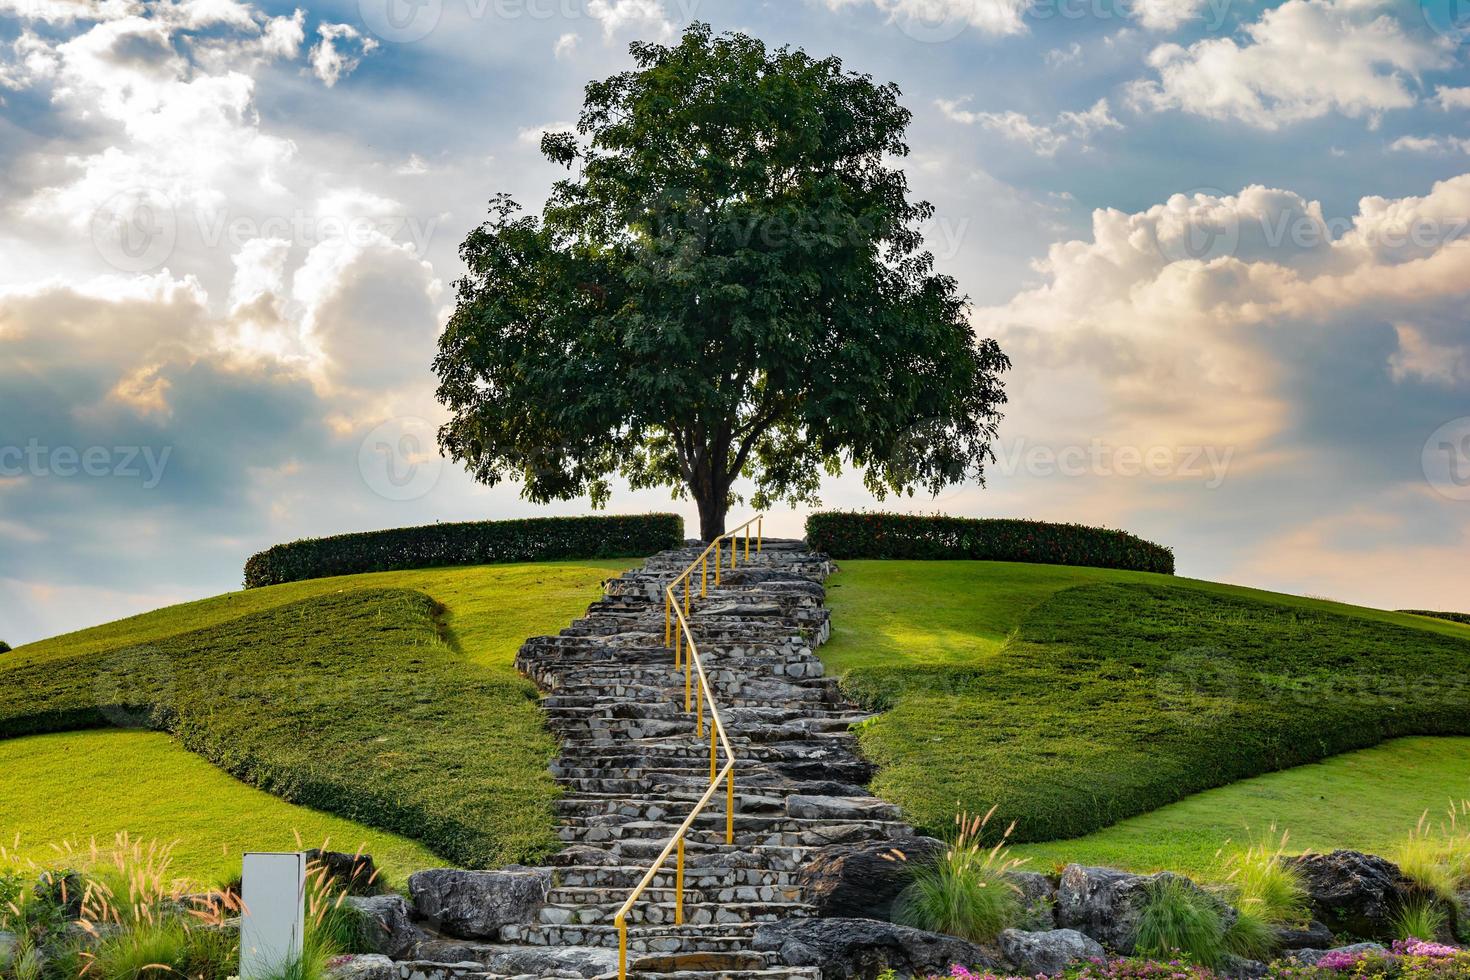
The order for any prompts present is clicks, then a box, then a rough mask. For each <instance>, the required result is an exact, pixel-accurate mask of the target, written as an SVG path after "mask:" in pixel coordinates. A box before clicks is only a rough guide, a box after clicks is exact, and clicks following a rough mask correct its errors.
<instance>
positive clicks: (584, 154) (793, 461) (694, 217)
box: [434, 24, 1009, 540]
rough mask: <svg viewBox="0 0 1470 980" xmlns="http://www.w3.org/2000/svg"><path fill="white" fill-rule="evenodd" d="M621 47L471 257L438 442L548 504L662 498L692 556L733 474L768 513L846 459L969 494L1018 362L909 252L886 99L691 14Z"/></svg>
mask: <svg viewBox="0 0 1470 980" xmlns="http://www.w3.org/2000/svg"><path fill="white" fill-rule="evenodd" d="M631 52H632V55H633V58H634V60H635V62H636V65H637V67H636V69H635V70H633V71H628V72H624V73H622V74H619V75H615V76H613V77H612V78H609V79H607V80H605V81H601V82H594V83H592V84H590V85H588V86H587V91H586V102H585V105H584V107H583V109H582V114H581V117H580V120H579V121H578V124H577V132H576V133H575V134H572V133H561V134H552V135H548V136H546V137H544V138H543V140H542V142H541V149H542V152H543V153H544V154H545V155H546V156H547V157H548V158H549V159H550V160H552V161H554V162H555V163H557V164H560V165H562V166H564V167H566V168H567V169H568V171H569V176H568V177H566V178H564V179H562V180H559V181H557V182H556V183H555V185H554V186H553V187H552V189H551V193H550V195H549V198H548V200H547V203H546V205H545V207H544V209H543V210H542V213H541V216H540V217H539V219H538V218H536V217H532V216H526V215H523V214H521V213H520V211H519V208H518V207H517V205H516V204H515V203H514V202H513V201H511V200H510V199H509V198H508V197H506V196H503V195H502V196H499V197H497V198H496V199H495V200H494V202H493V203H492V206H491V216H490V220H489V221H488V222H487V223H486V224H484V225H483V226H481V227H479V228H477V229H475V230H474V231H472V232H471V233H470V235H469V237H468V238H466V239H465V242H464V244H463V246H462V247H461V255H462V257H463V259H464V261H465V263H466V265H467V267H468V273H467V275H466V276H465V277H464V278H463V279H462V280H460V282H459V283H458V290H459V292H458V304H457V307H456V309H455V311H454V314H453V316H452V317H451V318H450V321H449V324H448V326H447V328H446V329H445V331H444V334H443V335H442V337H441V338H440V341H439V354H438V356H437V358H436V359H435V362H434V368H435V371H436V373H437V374H438V376H439V381H440V384H439V389H438V396H439V399H440V400H441V401H442V402H443V403H444V404H445V405H446V406H448V407H449V408H450V409H451V411H452V413H453V414H452V418H451V419H450V421H449V422H447V423H446V424H445V425H444V426H443V428H442V429H441V430H440V434H439V437H440V443H441V445H442V448H443V449H444V451H445V452H446V453H447V454H448V455H450V456H451V457H452V458H454V459H456V460H458V461H460V462H462V463H464V464H465V465H466V466H467V467H468V468H469V470H470V472H471V473H472V474H473V475H474V476H475V477H476V479H478V480H480V481H482V482H484V483H487V484H491V485H494V484H496V483H498V482H499V481H501V480H503V479H506V478H510V479H517V480H520V481H521V482H522V483H523V488H522V492H523V495H524V496H525V497H527V498H528V499H531V500H534V501H537V502H546V501H550V500H564V499H570V498H573V497H577V496H581V495H583V494H586V495H588V496H590V497H591V499H592V502H593V504H594V505H598V506H600V505H602V504H604V503H605V502H606V501H607V499H608V496H609V490H610V487H609V481H610V479H611V478H612V477H613V476H614V475H616V474H621V475H622V476H623V477H624V478H625V479H626V480H627V481H628V483H629V484H630V485H631V486H632V487H634V488H643V487H653V486H673V487H675V488H677V490H678V492H680V493H688V494H690V495H692V496H693V497H694V499H695V501H696V502H697V503H698V506H699V515H700V533H701V535H702V536H703V537H704V538H705V539H706V540H708V539H709V538H711V537H713V536H714V535H717V534H719V533H721V532H722V531H723V530H724V527H725V514H726V512H727V510H728V509H729V507H730V506H731V504H732V503H735V502H738V501H740V500H741V498H740V497H739V496H737V495H736V493H735V489H734V488H735V486H736V481H737V480H738V479H739V478H741V477H744V478H746V479H748V480H750V481H752V483H753V492H752V494H751V502H752V503H753V504H754V505H755V506H757V507H766V506H769V505H770V503H772V502H774V501H777V500H784V501H787V502H790V503H793V504H794V503H802V502H814V501H815V499H816V494H817V491H818V488H819V483H820V480H821V477H822V475H823V474H824V473H827V474H835V473H837V472H839V471H840V469H841V467H842V466H843V465H844V464H849V465H852V466H854V467H856V468H858V469H860V470H861V471H862V473H863V475H864V480H865V483H866V484H867V486H868V488H869V489H870V490H871V491H872V492H873V493H874V494H875V495H877V496H878V497H879V498H882V497H883V496H885V495H886V494H887V493H889V492H899V493H912V492H914V490H915V489H918V488H922V489H924V490H926V491H928V492H930V493H938V492H939V490H940V489H942V488H943V487H945V486H947V485H949V484H953V483H957V482H962V481H965V480H974V481H977V482H979V483H981V484H983V483H984V471H985V465H986V463H987V462H989V461H992V460H993V459H994V456H993V454H992V452H991V448H990V443H991V440H992V439H993V438H994V437H995V433H996V425H997V423H998V422H999V420H1000V418H1001V416H1000V412H999V407H1000V405H1001V404H1002V403H1003V402H1004V401H1005V394H1004V389H1003V386H1002V384H1001V380H1000V375H1001V373H1002V372H1003V371H1005V370H1006V368H1008V367H1009V361H1008V360H1007V359H1006V357H1005V355H1004V354H1003V353H1002V352H1001V350H1000V348H999V347H998V346H997V345H996V343H995V342H994V341H993V340H979V339H977V338H976V337H975V336H974V334H973V332H972V331H971V328H970V326H969V324H968V322H967V303H966V301H965V299H964V297H962V296H961V295H960V294H959V293H958V290H957V289H956V285H955V282H954V280H953V279H951V278H950V277H948V276H944V275H939V274H937V273H936V272H935V271H934V260H933V256H932V255H931V254H930V253H929V252H928V251H926V250H925V249H924V245H923V237H922V234H921V226H922V224H923V223H924V222H925V221H926V220H928V219H929V218H930V217H931V216H932V214H933V209H932V208H931V207H930V205H929V204H927V203H923V202H916V201H910V200H909V194H908V182H907V179H906V177H905V175H904V172H903V171H902V170H901V169H899V168H897V167H894V166H892V165H891V161H893V160H895V159H897V158H901V157H903V156H905V155H906V154H907V152H908V147H907V146H906V145H905V143H904V130H905V129H906V127H907V126H908V123H909V118H910V114H909V112H908V110H906V109H904V108H903V106H902V105H900V104H899V91H898V89H897V87H895V86H894V85H891V84H889V85H879V84H876V83H875V82H874V81H873V80H872V79H871V78H870V77H869V76H866V75H859V74H856V73H854V72H851V71H846V70H844V69H843V67H842V63H841V61H839V60H838V59H837V58H823V59H816V58H812V57H810V56H808V55H807V54H805V53H804V52H802V51H799V50H798V51H794V50H790V49H788V48H781V49H778V50H775V51H768V50H767V49H766V47H765V46H764V45H763V44H762V43H761V42H760V41H758V40H755V39H754V38H750V37H747V36H745V35H743V34H724V35H714V34H713V33H712V32H711V30H710V28H709V27H708V26H707V25H703V24H696V25H694V26H692V27H690V28H689V29H688V31H686V32H685V34H684V36H683V38H682V40H681V41H680V42H679V43H678V44H677V45H674V46H672V47H664V46H662V45H657V44H634V45H633V46H632V48H631Z"/></svg>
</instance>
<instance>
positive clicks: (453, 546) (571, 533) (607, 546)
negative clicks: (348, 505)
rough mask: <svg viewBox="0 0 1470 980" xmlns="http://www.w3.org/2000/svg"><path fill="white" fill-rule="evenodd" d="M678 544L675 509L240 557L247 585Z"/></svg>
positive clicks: (463, 528) (359, 538) (438, 531)
mask: <svg viewBox="0 0 1470 980" xmlns="http://www.w3.org/2000/svg"><path fill="white" fill-rule="evenodd" d="M683 542H684V519H683V518H682V517H680V516H679V515H678V514H640V515H635V516H626V517H623V516H619V517H534V518H529V519H526V520H516V521H469V522H465V523H462V524H426V525H424V526H423V527H401V528H394V529H391V530H387V531H367V532H364V533H361V534H339V535H335V536H333V537H329V538H305V539H303V540H301V541H292V542H290V543H289V544H278V545H276V546H275V547H273V548H267V549H266V550H265V551H262V552H260V553H259V554H255V555H251V556H250V560H249V561H247V562H245V588H247V589H254V588H258V587H260V586H263V585H280V584H281V583H283V582H299V581H301V580H302V579H309V578H327V577H328V576H332V575H357V574H360V573H362V572H393V571H399V570H401V569H405V568H440V567H443V566H446V565H496V564H504V563H506V562H515V561H556V560H558V559H574V558H629V557H643V556H645V555H651V554H653V553H654V552H658V551H663V550H664V549H666V548H675V547H678V546H679V545H680V544H682V543H683Z"/></svg>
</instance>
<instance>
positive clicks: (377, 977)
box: [326, 953, 398, 980]
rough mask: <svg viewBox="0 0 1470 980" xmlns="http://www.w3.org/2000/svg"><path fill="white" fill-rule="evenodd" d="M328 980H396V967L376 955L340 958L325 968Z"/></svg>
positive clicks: (367, 954)
mask: <svg viewBox="0 0 1470 980" xmlns="http://www.w3.org/2000/svg"><path fill="white" fill-rule="evenodd" d="M326 972H327V976H328V977H329V978H330V980H398V966H397V964H395V963H394V962H393V961H392V960H390V959H389V958H388V957H386V956H383V955H381V954H378V953H365V954H362V955H358V956H342V957H338V958H337V959H334V960H332V961H331V963H329V964H328V966H327V971H326Z"/></svg>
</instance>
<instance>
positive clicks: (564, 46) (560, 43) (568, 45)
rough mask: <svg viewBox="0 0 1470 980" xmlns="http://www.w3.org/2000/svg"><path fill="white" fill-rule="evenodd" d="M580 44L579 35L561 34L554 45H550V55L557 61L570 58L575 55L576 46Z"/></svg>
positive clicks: (580, 38)
mask: <svg viewBox="0 0 1470 980" xmlns="http://www.w3.org/2000/svg"><path fill="white" fill-rule="evenodd" d="M581 43H582V36H581V35H580V34H563V35H562V36H561V37H559V38H557V39H556V44H554V45H552V47H551V53H552V55H553V56H555V58H556V60H557V61H561V60H562V59H563V58H570V57H571V56H572V55H573V54H575V53H576V50H577V45H579V44H581Z"/></svg>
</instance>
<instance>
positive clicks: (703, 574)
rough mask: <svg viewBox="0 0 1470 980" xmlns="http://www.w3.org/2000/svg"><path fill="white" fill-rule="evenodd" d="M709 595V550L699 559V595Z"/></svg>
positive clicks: (702, 596)
mask: <svg viewBox="0 0 1470 980" xmlns="http://www.w3.org/2000/svg"><path fill="white" fill-rule="evenodd" d="M707 595H709V552H705V555H704V557H703V558H701V559H699V597H700V598H701V599H703V598H704V597H705V596H707Z"/></svg>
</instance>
